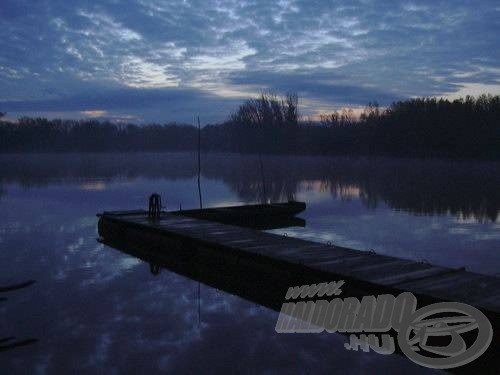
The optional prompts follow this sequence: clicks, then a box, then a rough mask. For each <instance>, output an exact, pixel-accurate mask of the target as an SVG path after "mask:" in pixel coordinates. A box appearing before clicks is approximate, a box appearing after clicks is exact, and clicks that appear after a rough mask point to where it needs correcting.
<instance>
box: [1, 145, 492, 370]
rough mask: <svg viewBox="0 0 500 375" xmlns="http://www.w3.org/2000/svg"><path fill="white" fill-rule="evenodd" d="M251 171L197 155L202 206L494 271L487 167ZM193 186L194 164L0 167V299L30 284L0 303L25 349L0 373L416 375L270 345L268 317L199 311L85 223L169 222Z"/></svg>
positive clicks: (115, 158)
mask: <svg viewBox="0 0 500 375" xmlns="http://www.w3.org/2000/svg"><path fill="white" fill-rule="evenodd" d="M263 164H264V179H262V176H261V171H260V169H259V161H258V158H256V157H254V156H240V155H204V156H203V162H202V170H203V176H202V182H201V183H202V192H203V200H204V205H205V206H222V205H228V204H238V203H249V202H260V201H262V200H263V199H270V200H272V201H279V200H286V199H288V198H295V199H297V200H301V201H305V202H306V203H307V209H306V211H305V212H303V213H302V214H301V215H300V217H302V218H304V219H305V220H306V226H305V227H304V228H284V229H280V230H275V231H274V232H276V233H284V232H286V233H287V234H288V235H289V236H297V237H302V238H306V239H309V240H312V241H318V242H327V241H331V242H332V243H334V244H338V245H344V246H349V247H353V248H356V249H360V250H369V249H373V250H375V251H376V252H377V253H380V254H389V255H393V256H397V257H400V258H407V259H414V260H426V261H428V262H430V263H433V264H438V265H443V266H448V267H461V266H465V267H466V268H467V269H468V270H471V271H474V272H478V273H483V274H490V275H491V274H495V273H497V272H498V269H499V265H500V230H499V229H500V222H499V218H498V217H499V211H500V189H499V187H500V173H499V172H500V164H499V163H494V162H451V161H418V160H394V159H364V158H358V159H352V158H321V157H265V158H263ZM196 173H197V166H196V157H195V155H193V154H128V155H123V154H104V155H97V154H92V155H77V154H69V155H4V156H0V212H1V215H0V286H5V285H8V284H14V283H18V282H22V281H26V280H35V281H36V283H34V284H33V285H31V286H29V287H27V288H24V289H20V290H17V291H11V292H8V293H1V294H0V297H4V298H7V300H4V301H0V340H1V339H2V338H7V337H10V336H16V338H17V339H18V340H24V339H36V340H38V341H37V342H36V343H33V344H31V345H28V346H24V347H19V348H15V349H12V350H8V351H2V352H0V372H1V373H13V372H19V373H32V372H39V373H44V372H46V373H53V372H55V371H59V372H63V371H65V372H66V373H67V372H68V369H72V370H78V371H80V372H101V373H114V372H130V371H147V370H152V371H155V370H164V371H169V372H174V371H176V372H184V373H192V372H201V371H203V372H204V373H212V372H221V371H227V370H230V371H239V372H255V371H265V370H268V371H272V372H274V371H279V370H281V371H288V372H310V371H314V372H318V373H321V372H325V373H326V372H328V373H331V372H336V373H343V372H344V373H350V372H366V373H378V372H382V371H393V372H403V371H404V372H405V373H407V374H408V373H421V372H422V368H420V367H418V366H416V365H414V364H413V363H412V362H410V361H409V360H407V359H406V358H404V357H402V356H399V355H391V356H381V355H378V354H374V353H363V352H352V351H347V350H345V349H344V346H343V345H344V343H345V342H346V336H343V335H338V334H327V333H324V334H318V335H313V334H290V335H286V334H277V333H276V332H275V330H274V327H275V324H276V320H277V317H278V313H277V312H274V311H271V310H269V309H267V308H264V307H262V306H259V305H257V304H255V303H252V302H249V301H246V300H244V299H242V298H240V297H237V296H234V295H231V294H228V293H225V292H223V291H219V290H216V289H213V288H211V287H209V286H206V285H203V284H202V285H201V287H200V299H199V300H198V282H196V281H193V280H190V279H188V278H185V277H183V276H180V275H177V274H175V273H172V272H169V271H167V270H162V272H161V273H160V274H159V275H157V276H154V275H153V274H151V273H150V268H149V265H148V264H147V263H144V262H142V261H140V260H138V259H136V258H134V257H132V256H130V255H127V254H125V253H122V252H120V251H119V250H116V249H113V248H110V247H107V246H104V245H102V244H100V243H99V242H97V240H96V239H97V218H96V216H95V215H96V213H98V212H102V211H103V210H116V209H129V208H130V209H133V208H145V207H146V200H147V197H148V196H149V194H151V193H152V192H158V193H160V194H161V195H162V197H163V200H164V203H165V202H166V205H167V209H178V207H179V205H182V208H186V209H187V208H196V206H197V204H198V195H197V194H198V192H197V185H196ZM263 181H264V185H265V189H264V188H263ZM264 191H265V194H264ZM264 195H265V196H264ZM497 275H498V274H497ZM198 303H199V304H200V311H199V310H198ZM2 345H5V344H3V343H2V342H1V341H0V347H1V346H2Z"/></svg>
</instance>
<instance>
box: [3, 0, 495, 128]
mask: <svg viewBox="0 0 500 375" xmlns="http://www.w3.org/2000/svg"><path fill="white" fill-rule="evenodd" d="M0 25H1V27H0V88H1V89H0V111H1V112H7V113H8V117H9V118H11V119H14V118H17V117H19V116H42V117H48V118H86V117H88V118H99V119H111V120H114V121H125V122H137V123H149V122H160V123H165V122H171V121H177V122H190V123H192V122H193V118H194V117H195V116H196V115H200V117H201V119H202V122H203V123H214V122H219V121H224V120H225V119H227V118H228V116H229V114H230V113H231V111H234V110H235V109H236V108H237V107H238V105H239V104H240V103H242V102H243V101H244V100H245V99H247V98H250V97H252V96H255V95H258V94H259V93H260V92H262V91H272V92H275V93H286V92H290V91H293V92H297V93H298V94H299V98H300V113H301V114H302V115H303V116H304V117H306V116H310V117H313V118H314V117H315V116H317V115H318V114H319V113H322V112H328V111H332V110H334V109H338V108H343V107H353V108H359V107H361V106H364V105H366V104H367V103H368V102H370V101H377V102H378V103H380V104H381V105H382V106H385V105H388V104H390V103H391V102H392V101H395V100H401V99H406V98H410V97H417V96H440V97H448V98H456V97H459V96H464V95H467V94H470V95H478V94H480V93H491V94H496V95H498V94H500V37H499V35H500V2H499V1H498V0H497V1H487V0H484V1H483V0H475V1H464V0H453V1H439V0H432V1H427V0H419V1H413V2H412V1H374V0H346V1H344V0H340V1H313V0H304V1H294V0H279V1H271V0H253V1H248V0H235V1H209V0H205V1H160V0H125V1H118V0H101V1H99V0H95V1H85V0H72V1H67V0H37V1H34V0H33V1H26V0H1V1H0Z"/></svg>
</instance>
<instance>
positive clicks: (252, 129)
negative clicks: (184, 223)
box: [0, 93, 500, 159]
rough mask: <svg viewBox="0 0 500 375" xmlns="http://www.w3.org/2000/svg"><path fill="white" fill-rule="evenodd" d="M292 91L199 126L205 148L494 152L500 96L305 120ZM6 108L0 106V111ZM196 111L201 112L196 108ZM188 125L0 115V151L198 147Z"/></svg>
mask: <svg viewBox="0 0 500 375" xmlns="http://www.w3.org/2000/svg"><path fill="white" fill-rule="evenodd" d="M298 103H299V100H298V96H297V95H296V94H286V95H285V96H278V95H275V94H272V93H262V94H261V96H260V97H258V98H255V99H250V100H247V101H246V102H244V103H243V104H242V105H240V107H239V108H238V110H237V111H236V112H234V113H233V114H231V115H230V116H229V118H228V119H227V120H226V121H224V122H223V123H220V124H212V125H207V126H205V127H203V128H202V143H203V145H202V147H203V150H204V151H221V152H241V153H267V154H297V155H301V154H317V155H386V156H407V157H445V158H476V159H498V158H499V157H500V96H498V95H496V96H493V95H486V94H484V95H481V96H478V97H472V96H467V97H465V98H461V99H456V100H453V101H450V100H447V99H437V98H418V99H409V100H405V101H398V102H394V103H392V104H391V105H390V106H389V107H387V108H380V107H379V105H378V104H377V103H376V102H374V103H369V104H368V105H367V106H366V108H365V109H364V111H363V113H362V114H361V115H360V116H358V117H356V116H354V114H353V112H352V110H345V109H344V110H342V111H340V112H339V111H335V112H332V113H324V114H322V115H320V120H319V121H304V120H301V119H300V116H299V111H298V108H299V106H298ZM4 114H5V113H0V117H1V116H2V115H4ZM200 115H201V117H202V116H203V114H200ZM197 139H198V130H197V128H196V127H195V126H192V125H188V124H177V123H169V124H164V125H160V124H148V125H135V124H121V123H112V122H110V121H99V120H60V119H54V120H48V119H44V118H27V117H23V118H20V119H19V120H18V121H17V122H9V121H0V152H4V153H5V152H67V151H72V152H75V151H76V152H108V151H111V152H115V151H185V150H194V149H196V147H197Z"/></svg>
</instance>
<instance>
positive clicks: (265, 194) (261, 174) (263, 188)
mask: <svg viewBox="0 0 500 375" xmlns="http://www.w3.org/2000/svg"><path fill="white" fill-rule="evenodd" d="M259 164H260V177H261V178H262V194H263V199H262V201H263V202H262V203H264V204H267V193H266V180H265V179H264V164H263V163H262V154H261V153H260V152H259Z"/></svg>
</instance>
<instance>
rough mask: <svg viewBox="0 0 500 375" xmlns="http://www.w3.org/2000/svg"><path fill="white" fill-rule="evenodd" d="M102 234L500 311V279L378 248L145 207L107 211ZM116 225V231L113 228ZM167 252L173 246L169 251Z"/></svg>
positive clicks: (104, 215) (102, 223)
mask: <svg viewBox="0 0 500 375" xmlns="http://www.w3.org/2000/svg"><path fill="white" fill-rule="evenodd" d="M99 216H100V223H99V234H100V235H101V236H102V237H103V238H105V239H106V237H110V236H111V235H112V233H116V230H118V231H121V232H120V233H126V232H127V231H128V230H129V229H133V232H134V233H145V234H147V233H150V234H151V233H154V235H155V236H156V238H158V236H159V237H161V238H163V237H164V238H165V239H174V240H175V241H178V242H179V241H180V242H187V243H189V244H190V245H193V244H194V245H196V246H202V247H204V248H206V249H207V248H208V249H211V250H212V251H213V254H214V255H216V254H217V251H225V252H231V253H234V254H239V256H241V257H243V258H245V257H246V258H247V259H252V258H253V259H255V258H259V261H260V262H263V261H264V262H269V263H280V264H283V263H286V264H289V265H291V266H293V267H295V268H296V269H300V270H301V271H300V272H304V273H307V272H316V273H318V274H321V275H323V276H325V277H327V278H328V279H325V280H324V281H335V280H339V279H344V280H346V282H347V280H355V281H357V282H363V283H366V284H369V285H372V286H374V287H379V288H382V289H390V290H396V291H401V292H403V291H407V292H412V293H414V294H416V295H421V296H422V295H423V296H427V297H429V298H431V299H435V300H444V301H454V302H462V303H467V304H470V305H472V306H475V307H477V308H479V309H481V310H483V311H487V312H492V313H494V314H496V313H500V278H497V277H494V276H486V275H481V274H476V273H472V272H468V271H466V270H464V269H452V268H446V267H439V266H433V265H429V264H425V263H419V262H415V261H411V260H405V259H399V258H395V257H391V256H385V255H379V254H375V253H373V252H366V251H360V250H353V249H348V248H345V247H340V246H331V245H326V244H321V243H316V242H312V241H306V240H302V239H298V238H293V237H285V236H281V235H277V234H272V233H266V232H262V231H259V230H254V229H250V228H244V227H238V226H233V225H227V224H221V223H217V222H211V221H207V220H200V219H195V218H191V217H184V216H180V215H179V214H178V213H176V214H175V215H174V214H170V213H162V214H161V217H160V218H159V219H156V220H151V219H149V218H148V215H147V212H146V211H121V212H105V213H103V214H101V215H99ZM111 227H112V229H110V228H111ZM165 251H168V248H166V249H165Z"/></svg>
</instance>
